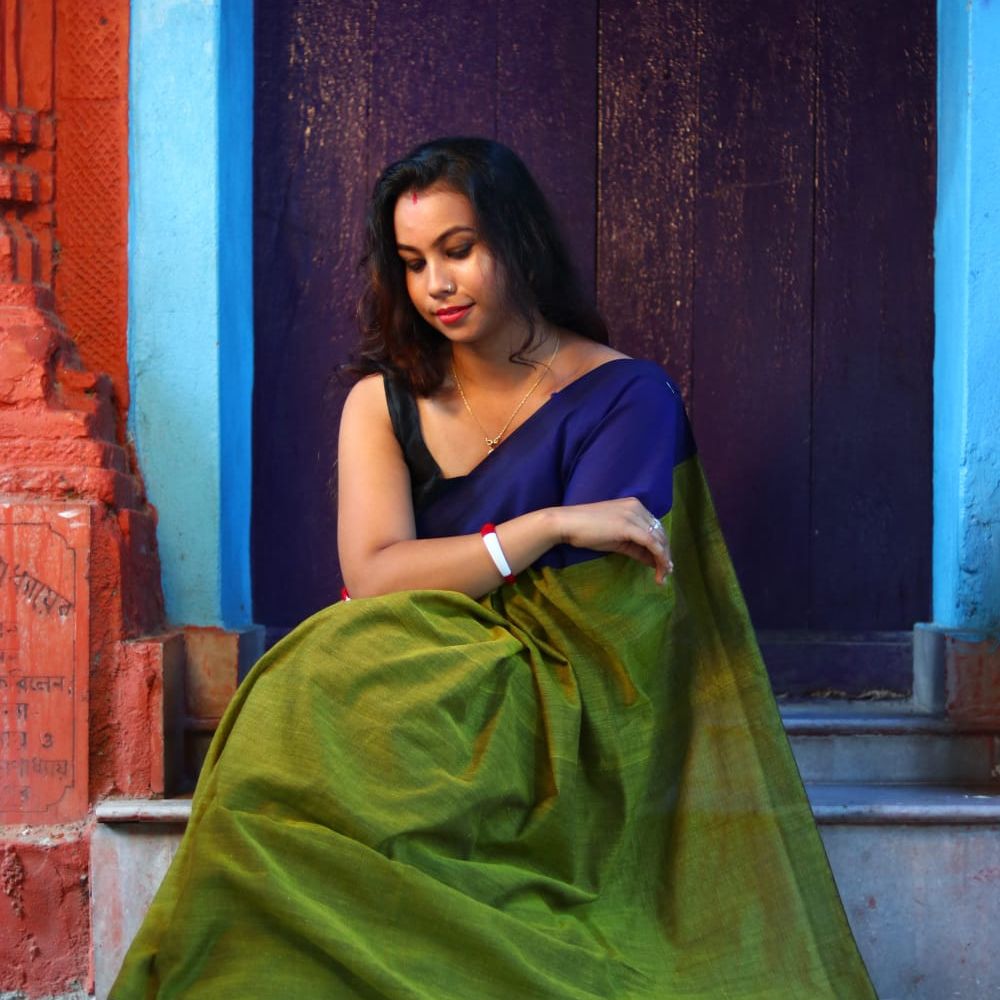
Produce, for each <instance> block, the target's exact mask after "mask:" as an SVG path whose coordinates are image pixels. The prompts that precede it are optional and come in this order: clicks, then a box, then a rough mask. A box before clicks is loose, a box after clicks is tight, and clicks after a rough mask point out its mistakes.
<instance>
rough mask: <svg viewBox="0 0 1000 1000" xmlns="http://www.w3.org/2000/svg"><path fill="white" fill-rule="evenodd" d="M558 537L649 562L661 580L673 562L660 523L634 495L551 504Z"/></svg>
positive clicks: (669, 570) (569, 542) (670, 570)
mask: <svg viewBox="0 0 1000 1000" xmlns="http://www.w3.org/2000/svg"><path fill="white" fill-rule="evenodd" d="M554 511H555V515H556V522H557V527H558V531H559V535H560V540H561V541H562V542H564V543H565V544H567V545H574V546H576V547H577V548H581V549H594V550H595V551H597V552H618V553H621V554H622V555H625V556H628V557H629V558H631V559H637V560H638V561H639V562H642V563H645V564H646V565H647V566H652V567H653V568H654V569H655V570H656V582H657V583H663V582H664V580H665V579H666V577H667V575H668V574H669V573H672V572H673V569H674V564H673V562H672V560H671V557H670V543H669V541H668V540H667V535H666V532H665V531H664V530H663V525H662V524H661V523H660V522H659V520H658V519H657V518H656V517H654V516H653V515H652V514H651V513H650V512H649V511H648V510H647V509H646V508H645V506H643V504H642V503H641V502H640V501H639V500H636V498H635V497H627V498H626V499H624V500H604V501H602V502H600V503H587V504H577V505H574V506H570V507H556V508H554Z"/></svg>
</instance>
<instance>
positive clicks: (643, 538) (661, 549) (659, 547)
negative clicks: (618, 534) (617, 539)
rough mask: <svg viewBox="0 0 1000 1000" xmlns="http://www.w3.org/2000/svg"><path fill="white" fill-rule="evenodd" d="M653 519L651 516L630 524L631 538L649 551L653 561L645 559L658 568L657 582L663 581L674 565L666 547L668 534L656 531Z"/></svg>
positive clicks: (648, 563)
mask: <svg viewBox="0 0 1000 1000" xmlns="http://www.w3.org/2000/svg"><path fill="white" fill-rule="evenodd" d="M651 521H652V518H651V517H648V518H646V519H645V520H644V521H641V522H640V524H636V523H635V522H634V521H633V522H632V523H631V524H630V526H629V527H630V532H629V538H630V540H631V541H632V542H633V543H634V544H635V545H637V546H639V547H640V548H642V549H644V550H645V551H646V552H647V553H648V555H649V557H651V560H652V561H651V562H650V561H648V560H643V561H644V562H647V565H651V566H653V567H654V569H655V570H656V582H657V583H663V581H664V579H665V577H666V574H667V573H669V572H671V571H672V569H673V566H672V565H670V557H669V553H668V551H667V548H666V535H665V534H664V533H663V532H662V531H660V532H657V531H654V530H653V525H652V523H651ZM657 524H659V522H657Z"/></svg>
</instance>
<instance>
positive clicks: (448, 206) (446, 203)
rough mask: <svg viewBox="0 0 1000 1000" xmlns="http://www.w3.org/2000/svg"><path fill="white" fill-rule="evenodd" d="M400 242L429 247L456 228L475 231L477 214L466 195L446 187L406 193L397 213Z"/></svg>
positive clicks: (395, 222)
mask: <svg viewBox="0 0 1000 1000" xmlns="http://www.w3.org/2000/svg"><path fill="white" fill-rule="evenodd" d="M393 225H394V227H395V230H396V242H397V243H405V244H407V245H408V246H412V247H417V248H422V247H429V246H430V245H431V244H432V243H433V242H434V241H435V240H436V239H437V238H438V236H440V235H441V233H443V232H446V231H447V230H449V229H453V228H454V227H455V226H469V227H470V228H473V229H474V228H475V226H476V213H475V210H474V209H473V207H472V203H471V202H470V201H469V199H468V198H466V197H465V195H464V194H459V193H458V192H457V191H452V190H451V189H450V188H445V187H430V188H428V189H427V190H426V191H419V192H414V191H404V192H403V194H401V195H400V196H399V198H398V200H397V201H396V208H395V211H394V213H393Z"/></svg>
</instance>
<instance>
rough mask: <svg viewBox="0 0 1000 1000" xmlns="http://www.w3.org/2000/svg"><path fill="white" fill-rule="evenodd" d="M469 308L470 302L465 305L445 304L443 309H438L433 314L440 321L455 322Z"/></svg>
mask: <svg viewBox="0 0 1000 1000" xmlns="http://www.w3.org/2000/svg"><path fill="white" fill-rule="evenodd" d="M471 308H472V303H471V302H470V303H469V305H467V306H447V307H446V308H444V309H438V310H437V311H436V312H435V313H434V315H435V316H437V318H438V319H439V320H441V322H442V323H457V322H458V321H459V320H460V319H461V318H462V317H463V316H464V315H465V314H466V313H467V312H468V311H469V310H470V309H471Z"/></svg>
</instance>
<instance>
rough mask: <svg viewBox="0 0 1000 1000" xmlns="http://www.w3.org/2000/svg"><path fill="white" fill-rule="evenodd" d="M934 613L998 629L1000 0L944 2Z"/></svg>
mask: <svg viewBox="0 0 1000 1000" xmlns="http://www.w3.org/2000/svg"><path fill="white" fill-rule="evenodd" d="M935 312H936V344H935V359H934V398H935V418H934V572H933V580H934V620H935V623H936V624H938V625H941V626H944V627H946V628H956V629H972V630H977V631H986V632H996V631H998V630H1000V4H998V3H995V2H988V0H973V2H969V3H967V2H965V0H961V2H959V0H939V5H938V214H937V224H936V231H935Z"/></svg>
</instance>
